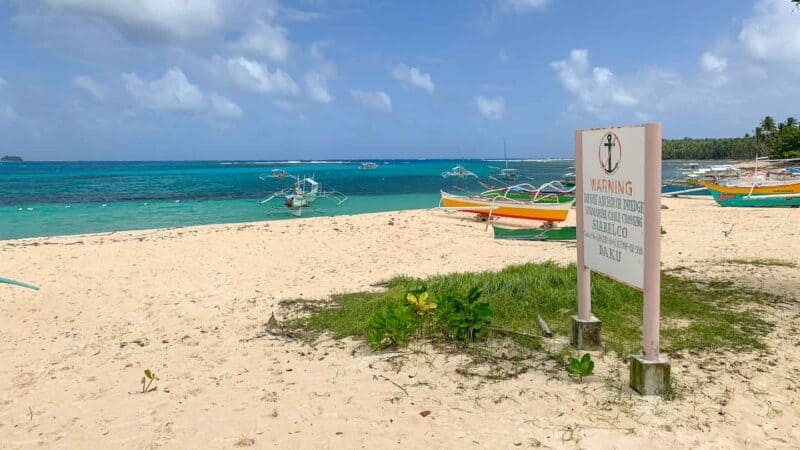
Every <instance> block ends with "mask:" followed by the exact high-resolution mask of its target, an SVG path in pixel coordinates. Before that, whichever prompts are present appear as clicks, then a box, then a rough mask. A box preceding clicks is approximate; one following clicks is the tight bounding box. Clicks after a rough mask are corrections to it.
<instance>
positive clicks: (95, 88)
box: [72, 75, 108, 102]
mask: <svg viewBox="0 0 800 450" xmlns="http://www.w3.org/2000/svg"><path fill="white" fill-rule="evenodd" d="M72 84H74V85H75V87H77V88H78V89H80V90H82V91H83V92H85V93H86V94H88V95H89V96H90V97H92V98H93V99H95V100H97V101H99V102H102V101H105V99H106V97H107V95H108V90H107V89H106V87H105V86H104V85H103V84H101V83H98V82H97V81H95V80H94V79H92V78H91V77H89V76H86V75H80V76H77V77H75V78H73V79H72Z"/></svg>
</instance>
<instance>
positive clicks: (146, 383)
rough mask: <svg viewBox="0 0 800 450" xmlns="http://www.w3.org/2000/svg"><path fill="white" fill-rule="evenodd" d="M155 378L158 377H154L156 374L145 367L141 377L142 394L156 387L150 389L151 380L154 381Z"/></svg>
mask: <svg viewBox="0 0 800 450" xmlns="http://www.w3.org/2000/svg"><path fill="white" fill-rule="evenodd" d="M157 379H158V378H157V377H156V374H154V373H153V372H152V371H151V370H150V369H145V370H144V376H143V377H142V394H146V393H148V392H152V391H155V390H156V388H152V389H150V385H152V384H153V381H156V380H157Z"/></svg>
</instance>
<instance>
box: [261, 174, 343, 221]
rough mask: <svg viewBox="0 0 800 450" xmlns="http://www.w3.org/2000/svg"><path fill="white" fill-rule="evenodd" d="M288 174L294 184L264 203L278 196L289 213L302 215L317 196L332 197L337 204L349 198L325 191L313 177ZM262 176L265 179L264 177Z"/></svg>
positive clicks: (266, 199) (285, 175)
mask: <svg viewBox="0 0 800 450" xmlns="http://www.w3.org/2000/svg"><path fill="white" fill-rule="evenodd" d="M287 176H288V177H290V178H292V179H294V180H295V183H294V186H292V187H288V188H285V189H281V190H280V191H277V192H275V193H273V194H272V195H270V196H269V197H267V198H265V199H264V200H262V201H261V204H262V205H263V204H264V203H268V202H270V201H272V200H274V199H276V198H283V199H284V205H285V206H286V207H287V208H288V209H289V213H291V214H292V215H294V216H297V217H300V216H302V215H303V209H305V208H309V207H311V205H312V204H313V203H314V201H316V199H317V198H320V197H324V198H330V199H332V200H334V201H335V202H336V205H337V206H338V205H341V204H342V203H344V201H345V200H347V196H346V195H344V194H342V193H341V192H338V191H325V190H323V189H321V187H320V185H319V183H318V182H317V181H316V180H314V178H313V177H306V178H300V177H296V176H294V175H288V174H286V173H284V175H283V177H287ZM283 177H280V178H278V177H275V176H274V178H278V179H282V178H283ZM260 178H261V179H262V180H264V178H263V177H260ZM264 181H266V180H264Z"/></svg>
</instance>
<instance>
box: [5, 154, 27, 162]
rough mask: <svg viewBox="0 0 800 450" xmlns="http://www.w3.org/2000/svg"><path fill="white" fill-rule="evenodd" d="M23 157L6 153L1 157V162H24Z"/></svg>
mask: <svg viewBox="0 0 800 450" xmlns="http://www.w3.org/2000/svg"><path fill="white" fill-rule="evenodd" d="M22 161H23V159H22V158H21V157H19V156H11V155H6V156H3V157H2V158H0V162H22Z"/></svg>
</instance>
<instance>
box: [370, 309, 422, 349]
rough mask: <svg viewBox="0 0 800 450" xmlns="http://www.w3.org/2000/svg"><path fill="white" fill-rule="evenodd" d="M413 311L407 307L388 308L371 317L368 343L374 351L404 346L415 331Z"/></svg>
mask: <svg viewBox="0 0 800 450" xmlns="http://www.w3.org/2000/svg"><path fill="white" fill-rule="evenodd" d="M414 326H415V319H414V313H413V310H412V309H410V308H407V307H406V306H405V305H395V306H386V307H384V308H383V309H380V310H378V311H377V312H376V313H375V314H373V315H372V317H370V319H369V322H368V323H367V341H368V342H369V345H370V347H371V348H372V349H373V350H385V349H387V348H389V347H395V346H402V345H405V344H406V343H407V342H408V335H409V334H411V333H412V332H413V331H414Z"/></svg>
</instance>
